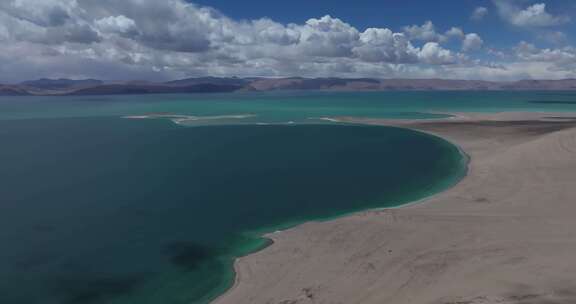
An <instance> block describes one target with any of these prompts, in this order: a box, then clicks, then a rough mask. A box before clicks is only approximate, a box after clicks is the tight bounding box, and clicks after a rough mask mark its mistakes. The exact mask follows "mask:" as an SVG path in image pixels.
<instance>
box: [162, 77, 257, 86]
mask: <svg viewBox="0 0 576 304" xmlns="http://www.w3.org/2000/svg"><path fill="white" fill-rule="evenodd" d="M249 83H250V79H248V78H236V77H232V78H219V77H199V78H186V79H180V80H173V81H168V82H164V84H166V85H170V86H190V85H198V84H216V85H233V86H245V85H247V84H249Z"/></svg>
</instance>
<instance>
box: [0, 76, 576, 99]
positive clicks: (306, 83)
mask: <svg viewBox="0 0 576 304" xmlns="http://www.w3.org/2000/svg"><path fill="white" fill-rule="evenodd" d="M276 90H324V91H440V90H446V91H448V90H460V91H466V90H486V91H497V90H545V91H549V90H558V91H563V90H576V79H563V80H519V81H508V82H504V81H503V82H496V81H481V80H449V79H373V78H355V79H344V78H301V77H288V78H260V77H253V78H237V77H229V78H219V77H199V78H187V79H180V80H174V81H168V82H149V81H122V82H120V81H115V82H111V81H102V80H97V79H82V80H71V79H38V80H31V81H24V82H21V83H18V84H4V85H3V84H0V95H10V96H20V95H45V96H51V95H52V96H53V95H113V94H166V93H231V92H247V91H276Z"/></svg>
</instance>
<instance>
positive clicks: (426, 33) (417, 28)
mask: <svg viewBox="0 0 576 304" xmlns="http://www.w3.org/2000/svg"><path fill="white" fill-rule="evenodd" d="M404 32H405V33H406V35H408V38H410V40H420V41H425V42H429V41H433V42H438V41H441V40H444V37H443V36H442V35H441V34H438V33H437V32H436V28H435V27H434V23H432V21H426V22H425V23H424V24H422V25H411V26H406V27H404Z"/></svg>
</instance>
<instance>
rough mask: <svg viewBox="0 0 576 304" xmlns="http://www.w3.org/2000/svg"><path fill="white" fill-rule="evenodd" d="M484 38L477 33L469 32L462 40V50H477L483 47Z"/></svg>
mask: <svg viewBox="0 0 576 304" xmlns="http://www.w3.org/2000/svg"><path fill="white" fill-rule="evenodd" d="M483 44H484V40H482V38H480V36H479V35H478V34H476V33H471V34H467V35H466V36H465V37H464V41H462V50H463V51H465V52H469V51H475V50H478V49H480V48H481V47H482V45H483Z"/></svg>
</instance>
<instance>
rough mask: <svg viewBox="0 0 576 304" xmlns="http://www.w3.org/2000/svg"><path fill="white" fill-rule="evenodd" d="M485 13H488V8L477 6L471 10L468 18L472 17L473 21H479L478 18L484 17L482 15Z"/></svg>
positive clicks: (484, 15)
mask: <svg viewBox="0 0 576 304" xmlns="http://www.w3.org/2000/svg"><path fill="white" fill-rule="evenodd" d="M486 15H488V9H487V8H485V7H483V6H478V7H476V8H475V9H474V11H473V12H472V15H471V16H470V19H472V20H474V21H480V20H482V19H484V17H486Z"/></svg>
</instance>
